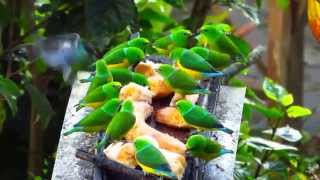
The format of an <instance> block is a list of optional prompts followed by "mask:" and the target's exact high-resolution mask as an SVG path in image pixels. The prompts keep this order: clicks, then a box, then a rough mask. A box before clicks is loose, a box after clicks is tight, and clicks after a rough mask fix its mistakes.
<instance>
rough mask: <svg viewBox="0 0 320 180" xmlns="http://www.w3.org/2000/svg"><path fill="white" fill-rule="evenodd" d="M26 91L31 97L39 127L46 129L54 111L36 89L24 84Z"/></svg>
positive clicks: (44, 96) (43, 95)
mask: <svg viewBox="0 0 320 180" xmlns="http://www.w3.org/2000/svg"><path fill="white" fill-rule="evenodd" d="M26 89H27V90H28V93H29V95H30V97H31V103H32V107H33V108H35V111H36V112H37V114H38V115H39V120H40V123H41V126H42V127H43V128H46V127H47V126H48V124H49V122H50V120H51V118H52V116H53V115H54V111H53V109H52V107H51V105H50V103H49V101H48V99H47V97H46V95H45V94H43V93H42V92H41V91H40V90H39V89H38V88H37V87H35V86H33V85H32V84H26Z"/></svg>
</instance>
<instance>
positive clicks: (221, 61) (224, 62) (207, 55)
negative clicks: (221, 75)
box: [190, 46, 232, 68]
mask: <svg viewBox="0 0 320 180" xmlns="http://www.w3.org/2000/svg"><path fill="white" fill-rule="evenodd" d="M190 50H191V51H193V52H195V53H197V54H198V55H200V56H201V57H202V58H203V59H205V60H206V61H208V63H210V64H211V66H213V67H214V68H224V67H226V66H228V65H230V64H231V63H232V61H231V56H230V55H229V54H227V53H221V52H218V51H214V50H211V49H208V48H204V47H200V46H195V47H193V48H191V49H190Z"/></svg>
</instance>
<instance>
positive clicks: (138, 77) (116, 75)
mask: <svg viewBox="0 0 320 180" xmlns="http://www.w3.org/2000/svg"><path fill="white" fill-rule="evenodd" d="M111 74H112V76H113V80H114V81H118V82H121V84H122V85H125V84H128V83H130V82H134V83H136V84H140V85H142V86H146V85H148V84H149V83H148V79H147V77H146V76H145V75H143V74H140V73H136V72H132V71H131V70H129V69H125V68H112V69H111Z"/></svg>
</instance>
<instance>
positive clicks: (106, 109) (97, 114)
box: [63, 98, 121, 136]
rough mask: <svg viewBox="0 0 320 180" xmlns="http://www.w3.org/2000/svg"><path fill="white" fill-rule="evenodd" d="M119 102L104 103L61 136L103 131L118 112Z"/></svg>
mask: <svg viewBox="0 0 320 180" xmlns="http://www.w3.org/2000/svg"><path fill="white" fill-rule="evenodd" d="M120 106H121V100H120V99H117V98H114V99H111V100H109V101H108V102H106V103H105V104H104V105H103V106H101V107H100V108H98V109H96V110H94V111H92V112H91V113H89V114H88V115H87V116H86V117H84V118H83V119H81V120H80V121H79V122H78V123H76V124H75V125H73V128H71V129H70V130H69V131H67V132H65V133H64V134H63V135H64V136H67V135H70V134H72V133H74V132H90V133H91V132H99V131H102V130H105V129H106V127H107V125H108V124H109V123H110V121H111V119H112V118H113V116H114V115H115V114H116V113H117V112H118V111H119V108H120Z"/></svg>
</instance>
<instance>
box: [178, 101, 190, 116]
mask: <svg viewBox="0 0 320 180" xmlns="http://www.w3.org/2000/svg"><path fill="white" fill-rule="evenodd" d="M176 106H177V108H178V110H179V111H180V112H181V113H182V114H184V113H186V112H187V111H189V110H190V108H191V107H192V106H193V104H192V102H191V101H188V100H179V101H177V103H176Z"/></svg>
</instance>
